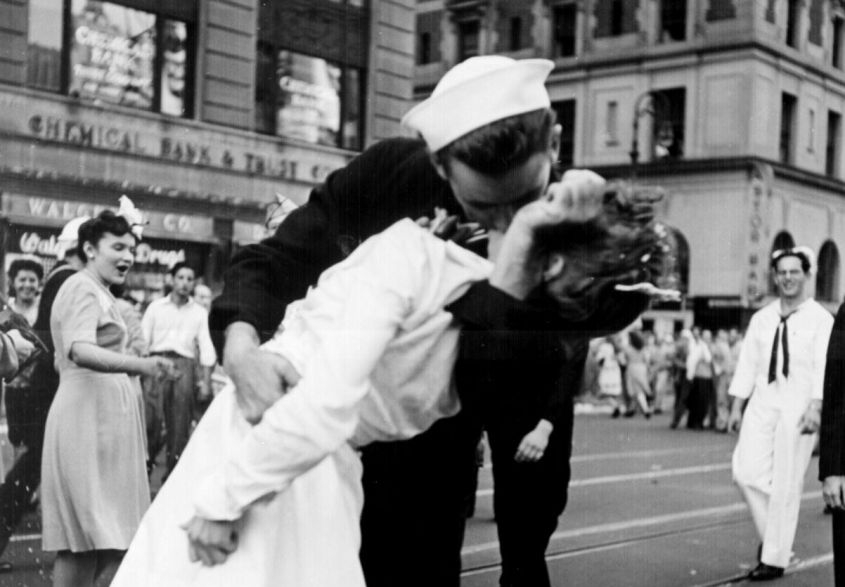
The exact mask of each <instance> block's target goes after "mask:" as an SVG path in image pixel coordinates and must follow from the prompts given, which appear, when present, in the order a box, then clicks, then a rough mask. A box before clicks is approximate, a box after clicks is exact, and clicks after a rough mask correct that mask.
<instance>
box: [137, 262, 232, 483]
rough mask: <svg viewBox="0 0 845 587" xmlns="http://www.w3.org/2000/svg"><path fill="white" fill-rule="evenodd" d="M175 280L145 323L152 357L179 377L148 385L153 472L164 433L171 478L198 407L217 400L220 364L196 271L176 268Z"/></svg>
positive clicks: (183, 266)
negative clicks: (214, 383)
mask: <svg viewBox="0 0 845 587" xmlns="http://www.w3.org/2000/svg"><path fill="white" fill-rule="evenodd" d="M170 275H171V277H172V279H173V289H172V290H171V291H170V293H169V294H168V295H166V296H164V297H162V298H159V299H157V300H154V301H153V302H152V303H151V304H150V305H149V306H148V307H147V311H146V312H144V317H143V318H142V320H141V329H142V330H143V333H144V338H145V339H146V341H147V345H148V348H149V353H150V355H152V356H157V357H166V358H167V359H168V360H170V361H172V362H173V364H174V365H175V367H176V370H177V371H178V372H179V377H178V378H177V379H176V380H170V379H167V380H164V379H160V378H149V377H148V378H145V379H144V390H145V392H144V393H145V404H146V406H147V410H146V415H147V421H146V427H147V446H148V450H149V460H150V463H149V464H148V468H150V469H151V468H152V467H153V466H154V464H155V460H156V456H157V455H158V453H159V451H160V450H161V436H162V434H161V431H162V427H163V428H164V432H165V434H164V436H165V441H164V444H165V448H166V451H167V471H166V472H165V477H166V476H167V475H169V474H170V472H171V471H172V470H173V467H174V466H176V461H178V460H179V456H180V455H181V454H182V451H183V450H184V449H185V445H186V444H187V443H188V437H189V436H190V434H191V424H192V422H193V420H194V413H195V409H196V405H197V403H198V402H202V401H205V400H207V399H208V398H210V397H211V371H212V369H214V365H215V363H216V362H217V354H216V353H215V351H214V345H213V344H212V342H211V335H210V334H209V331H208V312H206V310H205V308H203V307H202V306H200V305H199V304H198V303H197V302H196V301H195V300H194V299H193V298H192V297H191V294H192V293H193V291H194V284H195V283H196V271H195V270H194V268H193V267H191V266H190V265H188V264H187V263H176V264H175V265H174V266H173V267H172V268H171V269H170ZM197 371H199V373H200V377H197Z"/></svg>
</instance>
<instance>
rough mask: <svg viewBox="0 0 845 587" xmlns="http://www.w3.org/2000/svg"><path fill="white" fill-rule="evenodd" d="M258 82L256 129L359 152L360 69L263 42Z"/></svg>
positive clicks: (259, 52)
mask: <svg viewBox="0 0 845 587" xmlns="http://www.w3.org/2000/svg"><path fill="white" fill-rule="evenodd" d="M271 76H272V77H271ZM256 78H257V84H256V128H257V130H259V131H261V132H266V133H268V134H276V135H278V136H280V137H285V138H289V139H297V140H301V141H306V142H309V143H314V144H318V145H332V146H339V147H343V148H346V149H360V148H361V121H362V117H361V103H362V96H363V95H362V91H363V89H362V83H361V71H360V70H358V69H356V68H352V67H345V68H344V67H342V66H341V65H338V64H334V63H331V62H329V61H327V60H325V59H322V58H320V57H312V56H310V55H304V54H302V53H297V52H294V51H289V50H286V49H281V50H277V51H274V50H273V49H272V48H271V47H269V46H267V45H264V44H261V45H259V51H258V59H257V71H256Z"/></svg>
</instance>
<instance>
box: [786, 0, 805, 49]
mask: <svg viewBox="0 0 845 587" xmlns="http://www.w3.org/2000/svg"><path fill="white" fill-rule="evenodd" d="M801 2H802V0H788V5H787V9H786V44H787V45H789V46H790V47H793V48H795V49H798V44H799V43H798V31H799V30H800V28H801V27H800V26H799V25H800V17H801Z"/></svg>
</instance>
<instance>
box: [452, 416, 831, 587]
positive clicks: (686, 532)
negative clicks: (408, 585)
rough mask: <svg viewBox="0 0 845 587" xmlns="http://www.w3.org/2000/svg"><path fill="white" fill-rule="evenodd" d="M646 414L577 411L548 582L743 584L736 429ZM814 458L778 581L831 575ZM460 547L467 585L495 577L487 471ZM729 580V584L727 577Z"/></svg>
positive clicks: (491, 582) (745, 566) (629, 586)
mask: <svg viewBox="0 0 845 587" xmlns="http://www.w3.org/2000/svg"><path fill="white" fill-rule="evenodd" d="M668 423H669V419H668V416H665V415H664V416H658V417H656V418H654V419H652V420H650V421H646V420H644V419H643V418H642V417H640V416H637V417H636V418H633V419H624V418H623V419H619V420H611V419H610V418H609V417H608V416H606V415H579V416H577V417H576V421H575V446H574V451H573V482H572V484H571V486H570V492H569V505H568V506H567V508H566V512H565V513H564V515H563V517H562V518H561V520H560V524H559V526H558V531H557V532H556V534H555V536H554V538H553V540H552V543H551V545H550V547H549V550H548V553H547V558H548V561H549V568H550V571H551V574H552V584H553V585H560V586H567V587H571V586H580V585H585V586H595V587H605V586H613V585H620V586H626V587H636V586H650V587H651V586H667V587H680V586H704V585H708V586H710V585H727V584H741V583H744V581H742V579H741V578H742V575H744V574H745V573H746V572H747V571H748V570H749V569H750V568H751V566H752V564H756V560H755V556H756V549H757V539H756V536H755V533H754V531H753V528H752V523H751V518H750V517H749V515H748V513H747V510H746V508H745V506H744V504H743V503H742V501H741V499H740V496H739V493H738V492H737V490H736V489H735V487H734V486H733V485H732V483H731V474H730V457H731V451H732V449H733V444H734V441H735V437H734V436H731V435H725V434H715V433H712V432H700V431H699V432H694V431H688V430H686V429H679V430H670V429H669V427H668ZM817 471H818V469H817V459H813V462H812V464H811V465H810V469H809V471H808V474H807V480H806V484H805V488H804V502H803V504H802V512H801V521H800V525H799V529H798V536H797V539H796V544H795V554H796V565H795V566H794V568H792V569H790V571H789V572H788V573H789V574H788V575H787V576H786V577H785V578H783V579H781V580H779V581H777V582H776V583H775V584H777V585H780V586H791V587H795V586H813V587H817V586H824V585H833V570H832V568H833V567H832V562H831V561H832V554H831V546H830V538H829V533H830V525H829V524H830V520H829V518H828V517H827V516H825V515H824V514H823V513H822V507H823V506H822V503H823V502H822V498H821V492H820V488H821V485H820V484H819V483H817V482H816V481H815V476H816V474H817ZM479 487H480V491H479V499H478V505H477V510H476V517H475V518H474V519H473V520H472V521H471V523H470V525H469V528H468V535H467V540H466V544H465V548H464V569H465V572H464V580H463V582H462V586H463V587H488V586H495V585H497V584H498V583H497V579H498V574H499V569H498V566H497V564H498V562H499V561H498V550H497V548H498V546H497V544H496V542H495V541H496V533H495V524H494V522H493V520H492V517H493V514H492V499H491V491H490V487H491V476H490V471H489V469H485V470H483V471H482V477H481V480H480V483H479ZM732 581H733V583H732Z"/></svg>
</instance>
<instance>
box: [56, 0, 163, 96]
mask: <svg viewBox="0 0 845 587" xmlns="http://www.w3.org/2000/svg"><path fill="white" fill-rule="evenodd" d="M70 39H71V41H70V44H71V49H70V84H69V88H68V91H69V92H70V94H71V95H74V96H79V97H80V98H84V99H91V100H97V101H102V102H107V103H110V104H121V105H126V106H134V107H138V108H145V109H150V108H152V105H153V60H154V58H155V42H156V31H155V15H153V14H150V13H147V12H141V11H139V10H133V9H131V8H126V7H124V6H118V5H116V4H110V3H108V2H96V1H94V0H73V1H72V3H71V35H70Z"/></svg>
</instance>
